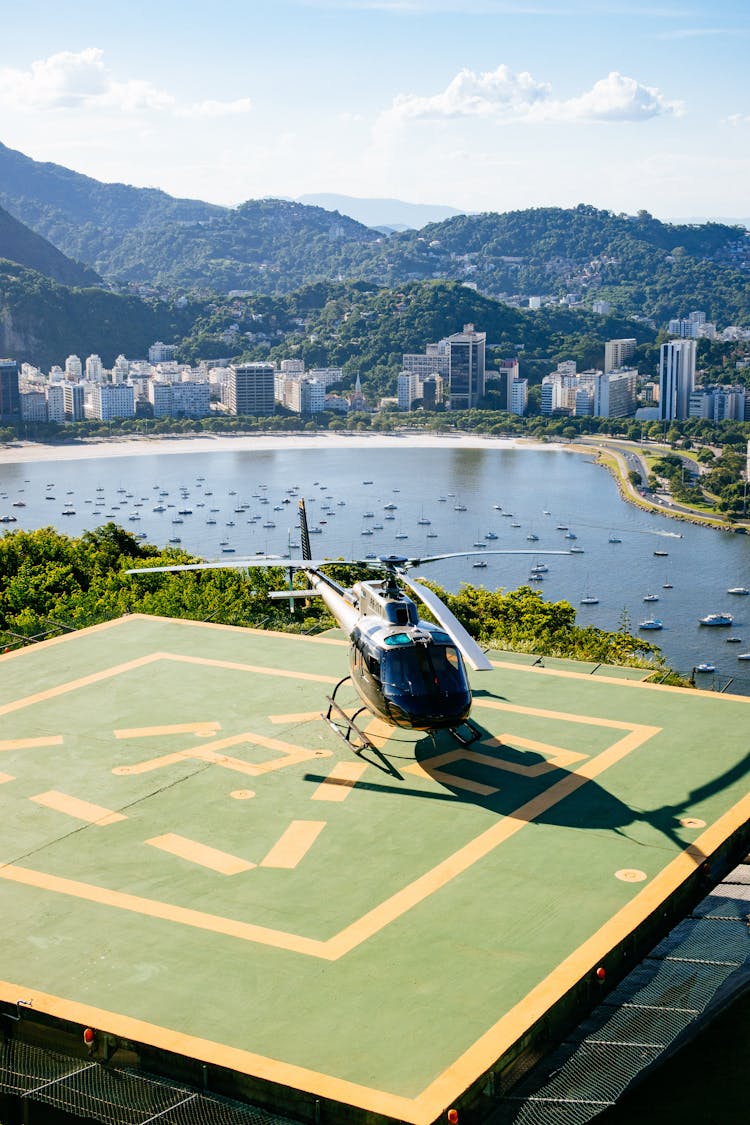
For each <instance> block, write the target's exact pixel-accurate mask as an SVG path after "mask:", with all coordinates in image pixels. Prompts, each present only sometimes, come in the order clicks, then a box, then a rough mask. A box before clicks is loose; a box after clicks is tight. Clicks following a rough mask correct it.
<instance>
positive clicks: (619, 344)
mask: <svg viewBox="0 0 750 1125" xmlns="http://www.w3.org/2000/svg"><path fill="white" fill-rule="evenodd" d="M635 345H636V339H635V337H634V336H633V337H628V338H627V339H625V340H607V342H606V343H605V345H604V370H605V371H616V370H617V369H618V368H619V367H625V365H626V364H627V361H628V360H629V359H630V357H631V356H632V355H633V353H634V352H635Z"/></svg>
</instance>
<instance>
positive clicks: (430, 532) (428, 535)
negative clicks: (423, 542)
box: [427, 531, 438, 539]
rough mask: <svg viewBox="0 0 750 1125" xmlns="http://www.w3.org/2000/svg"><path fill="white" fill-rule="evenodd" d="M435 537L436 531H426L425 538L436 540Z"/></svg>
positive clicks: (436, 535)
mask: <svg viewBox="0 0 750 1125" xmlns="http://www.w3.org/2000/svg"><path fill="white" fill-rule="evenodd" d="M437 537H438V533H437V532H436V531H428V532H427V538H428V539H437Z"/></svg>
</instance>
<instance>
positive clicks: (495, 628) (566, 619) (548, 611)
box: [425, 582, 663, 665]
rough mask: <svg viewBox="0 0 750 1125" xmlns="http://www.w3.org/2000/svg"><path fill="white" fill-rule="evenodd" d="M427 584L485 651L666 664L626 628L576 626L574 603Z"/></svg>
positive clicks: (527, 590) (527, 591) (525, 589)
mask: <svg viewBox="0 0 750 1125" xmlns="http://www.w3.org/2000/svg"><path fill="white" fill-rule="evenodd" d="M425 584H426V585H428V586H429V587H430V588H431V589H432V590H434V591H435V592H436V593H437V594H438V596H439V597H441V598H442V599H443V601H445V603H446V605H447V606H448V608H449V609H450V610H451V612H452V613H454V614H455V615H456V617H458V619H459V620H460V621H461V623H462V624H463V625H464V627H465V628H466V630H467V631H468V632H469V633H470V634H471V635H472V636H473V637H475V638H476V640H477V641H479V643H480V644H481V645H484V646H488V647H494V648H500V649H510V650H513V651H517V652H533V653H538V654H539V655H542V656H562V657H569V658H570V659H573V660H588V661H591V660H593V661H598V662H600V663H602V664H630V665H632V664H640V663H642V662H643V661H644V660H646V659H648V662H649V663H653V662H656V663H657V664H659V665H661V664H662V663H663V662H662V660H661V654H660V652H659V649H658V648H657V647H656V646H655V645H652V644H649V643H647V642H646V641H644V640H642V639H641V638H640V637H637V636H633V635H631V634H630V633H629V632H628V631H627V628H626V627H625V625H623V627H622V628H621V629H619V630H618V631H617V632H614V633H612V632H607V631H605V630H604V629H598V628H596V627H594V626H585V627H582V626H579V625H576V624H575V618H576V612H575V610H574V608H573V607H572V606H571V605H570V603H569V602H565V601H562V602H547V601H545V600H544V598H543V597H542V595H541V593H540V592H539V591H538V590H532V589H531V587H530V586H521V587H520V588H519V589H518V590H511V591H509V592H507V593H503V591H502V590H486V589H485V588H484V587H482V586H472V585H468V584H467V585H464V586H462V587H461V590H460V591H459V592H458V593H457V594H450V593H448V592H447V591H445V590H442V589H441V588H440V587H439V586H436V585H435V584H434V583H430V582H427V583H425Z"/></svg>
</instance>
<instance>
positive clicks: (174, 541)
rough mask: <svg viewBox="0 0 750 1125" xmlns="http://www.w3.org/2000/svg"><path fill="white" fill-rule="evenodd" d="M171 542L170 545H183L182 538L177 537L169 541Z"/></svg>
mask: <svg viewBox="0 0 750 1125" xmlns="http://www.w3.org/2000/svg"><path fill="white" fill-rule="evenodd" d="M169 542H170V543H181V542H182V540H181V539H180V537H179V536H178V535H175V536H174V537H173V538H172V539H170V540H169Z"/></svg>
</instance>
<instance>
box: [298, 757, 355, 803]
mask: <svg viewBox="0 0 750 1125" xmlns="http://www.w3.org/2000/svg"><path fill="white" fill-rule="evenodd" d="M366 769H367V762H337V764H336V765H335V766H334V767H333V769H332V770H331V772H330V773H329V775H328V777H327V778H326V779H325V781H321V783H320V785H319V786H318V788H317V789H316V790H315V792H314V793H313V795H312V797H311V798H310V800H311V801H343V800H345V799H346V798H347V797H348V796H349V794H350V793H351V791H352V789H353V788H354V786H355V785H356V784H357V782H358V781H359V779H360V777H361V776H362V774H363V773H364V772H365V770H366Z"/></svg>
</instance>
